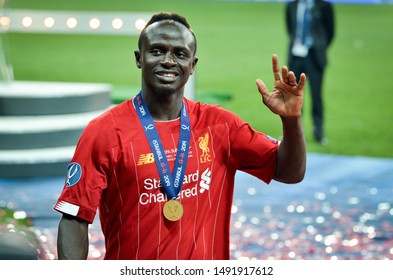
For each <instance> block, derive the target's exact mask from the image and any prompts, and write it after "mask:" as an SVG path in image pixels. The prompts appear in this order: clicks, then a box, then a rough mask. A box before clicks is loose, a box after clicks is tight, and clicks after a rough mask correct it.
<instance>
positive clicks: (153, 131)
mask: <svg viewBox="0 0 393 280" xmlns="http://www.w3.org/2000/svg"><path fill="white" fill-rule="evenodd" d="M133 103H134V106H135V109H136V112H137V114H138V117H139V120H140V122H141V124H142V127H143V130H144V132H145V135H146V137H147V140H148V142H149V145H150V148H151V150H152V152H153V155H154V159H155V162H156V166H157V170H158V173H159V175H160V180H161V185H162V186H163V188H164V190H165V193H166V194H167V196H168V197H169V199H176V197H177V195H178V194H179V192H180V190H181V187H182V184H183V178H184V172H185V171H186V166H187V160H188V150H189V147H190V135H191V125H190V118H189V117H188V113H187V109H186V105H185V104H184V102H183V103H182V110H181V114H180V136H179V143H178V147H177V152H176V159H175V165H174V168H173V172H170V168H169V164H168V160H167V158H166V155H165V150H164V147H163V145H162V142H161V139H160V135H159V134H158V131H157V128H156V126H155V125H154V120H153V117H152V116H151V114H150V111H149V109H148V108H147V106H146V103H145V101H144V100H143V98H142V92H139V93H138V95H137V96H136V97H135V98H134V100H133Z"/></svg>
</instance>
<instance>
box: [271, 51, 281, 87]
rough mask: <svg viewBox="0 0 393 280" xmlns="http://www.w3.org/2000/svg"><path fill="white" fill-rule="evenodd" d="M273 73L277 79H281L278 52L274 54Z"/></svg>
mask: <svg viewBox="0 0 393 280" xmlns="http://www.w3.org/2000/svg"><path fill="white" fill-rule="evenodd" d="M272 66H273V75H274V80H275V81H280V80H281V77H280V65H278V57H277V55H276V54H273V56H272Z"/></svg>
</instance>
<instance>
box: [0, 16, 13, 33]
mask: <svg viewBox="0 0 393 280" xmlns="http://www.w3.org/2000/svg"><path fill="white" fill-rule="evenodd" d="M10 23H11V18H10V17H9V16H2V17H0V25H1V27H2V29H4V30H7V29H8V28H9V27H10Z"/></svg>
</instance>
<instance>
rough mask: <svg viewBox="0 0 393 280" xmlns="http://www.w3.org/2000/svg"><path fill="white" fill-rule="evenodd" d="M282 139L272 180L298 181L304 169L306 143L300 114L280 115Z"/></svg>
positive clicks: (300, 179) (290, 182)
mask: <svg viewBox="0 0 393 280" xmlns="http://www.w3.org/2000/svg"><path fill="white" fill-rule="evenodd" d="M281 119H282V125H283V139H282V141H281V143H280V145H279V148H278V151H277V167H276V172H275V175H274V178H273V179H274V180H276V181H279V182H283V183H289V184H294V183H299V182H300V181H302V180H303V178H304V175H305V171H306V143H305V139H304V133H303V126H302V121H301V116H299V117H281Z"/></svg>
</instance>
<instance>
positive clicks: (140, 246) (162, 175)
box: [55, 13, 306, 260]
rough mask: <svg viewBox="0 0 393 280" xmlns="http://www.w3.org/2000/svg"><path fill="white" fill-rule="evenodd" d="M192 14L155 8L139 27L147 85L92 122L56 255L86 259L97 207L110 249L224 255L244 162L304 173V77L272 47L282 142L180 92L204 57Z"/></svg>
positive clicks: (281, 172) (273, 99) (262, 169)
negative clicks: (236, 184)
mask: <svg viewBox="0 0 393 280" xmlns="http://www.w3.org/2000/svg"><path fill="white" fill-rule="evenodd" d="M196 45H197V44H196V37H195V35H194V33H193V31H192V30H191V28H190V26H189V24H188V22H187V20H186V19H185V18H184V17H182V16H180V15H178V14H173V13H159V14H156V15H154V16H153V17H152V18H151V20H150V21H149V22H148V23H147V25H146V27H145V28H144V30H143V31H142V32H141V34H140V37H139V43H138V50H137V51H135V58H136V65H137V67H138V68H140V69H141V73H142V88H141V91H140V92H139V93H138V94H137V95H136V96H134V97H133V98H131V99H129V100H126V101H124V102H123V103H121V104H119V105H117V106H115V107H113V108H111V109H109V110H108V111H107V112H106V113H104V114H103V115H101V116H99V117H97V118H96V119H94V120H92V121H91V122H90V123H89V124H88V125H87V127H86V128H85V130H84V132H83V134H82V136H81V138H80V140H79V142H78V145H77V147H76V150H75V154H74V156H73V158H72V160H71V162H70V164H69V166H68V171H67V178H66V183H65V186H64V189H63V191H62V193H61V195H60V197H59V199H58V201H57V203H56V205H55V209H56V210H57V211H59V212H61V213H63V216H62V219H61V221H60V224H59V232H58V257H59V259H86V258H87V256H88V225H89V224H90V223H92V222H93V220H94V218H95V215H96V212H97V209H98V213H99V218H100V222H101V227H102V231H103V234H104V236H105V249H106V250H105V251H106V252H105V259H130V260H131V259H134V260H138V259H139V260H147V259H152V260H158V259H198V260H207V259H229V258H230V254H229V238H230V232H229V230H230V215H231V206H232V197H233V190H234V179H235V173H236V171H237V170H242V171H244V172H247V173H249V174H252V175H254V176H256V177H258V178H260V179H261V180H263V181H264V182H266V183H269V182H270V181H271V180H272V179H274V180H277V181H280V182H284V183H297V182H300V181H301V180H302V179H303V177H304V173H305V166H306V151H305V150H306V149H305V140H304V136H303V129H302V124H301V108H302V105H303V88H304V84H305V81H306V76H305V75H304V74H302V75H301V76H300V81H299V84H297V83H296V77H295V75H294V73H293V72H288V69H287V68H286V67H285V66H284V67H282V69H281V74H280V67H279V65H278V58H277V56H276V55H273V58H272V64H273V73H274V80H275V82H274V89H273V91H272V92H271V93H269V92H268V90H267V89H266V87H265V85H264V83H263V82H262V81H261V80H257V81H256V83H257V88H258V90H259V92H260V94H261V96H262V100H263V103H264V104H265V105H266V106H267V107H268V108H269V109H270V110H271V111H272V112H273V113H275V114H277V115H279V116H280V117H281V119H282V125H283V139H282V141H281V142H278V141H276V140H274V139H272V138H271V137H269V136H267V135H266V134H264V133H261V132H258V131H255V130H254V129H253V128H251V127H250V125H249V124H248V123H246V122H244V121H242V120H241V119H240V118H239V117H238V116H236V115H235V114H234V113H232V112H229V111H227V110H225V109H223V108H220V107H219V106H217V105H209V104H201V103H199V102H194V101H191V100H188V99H186V98H184V96H183V92H184V86H185V84H186V82H187V80H188V78H189V76H190V75H192V73H193V71H194V69H195V66H196V64H197V61H198V58H197V57H196V56H195V55H196Z"/></svg>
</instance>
